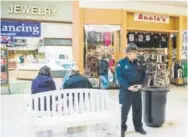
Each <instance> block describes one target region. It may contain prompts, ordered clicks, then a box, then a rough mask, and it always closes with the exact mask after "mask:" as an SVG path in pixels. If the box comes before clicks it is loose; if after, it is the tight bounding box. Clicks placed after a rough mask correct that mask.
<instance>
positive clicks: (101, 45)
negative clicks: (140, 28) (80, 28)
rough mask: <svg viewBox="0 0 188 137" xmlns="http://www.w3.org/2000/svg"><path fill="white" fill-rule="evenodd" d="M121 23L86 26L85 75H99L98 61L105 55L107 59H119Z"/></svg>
mask: <svg viewBox="0 0 188 137" xmlns="http://www.w3.org/2000/svg"><path fill="white" fill-rule="evenodd" d="M120 29H121V27H120V26H119V25H85V26H84V31H85V32H84V70H85V75H87V76H90V77H98V62H99V60H100V59H101V57H102V56H103V55H105V60H107V61H108V62H110V60H111V59H114V61H115V62H116V60H117V53H118V52H119V50H120Z"/></svg>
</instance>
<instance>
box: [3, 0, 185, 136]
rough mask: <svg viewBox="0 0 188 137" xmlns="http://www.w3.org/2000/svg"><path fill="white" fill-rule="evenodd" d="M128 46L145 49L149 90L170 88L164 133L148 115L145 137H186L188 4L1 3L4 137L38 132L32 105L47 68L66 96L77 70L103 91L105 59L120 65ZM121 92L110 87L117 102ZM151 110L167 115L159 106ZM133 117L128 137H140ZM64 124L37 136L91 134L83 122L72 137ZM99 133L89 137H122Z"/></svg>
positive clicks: (140, 55)
mask: <svg viewBox="0 0 188 137" xmlns="http://www.w3.org/2000/svg"><path fill="white" fill-rule="evenodd" d="M128 43H135V44H136V45H137V46H138V57H137V58H138V59H140V60H141V61H142V62H143V63H145V64H146V65H147V67H148V68H149V69H148V71H147V72H148V76H149V78H148V80H147V82H146V85H145V86H146V87H158V88H164V87H165V88H168V91H169V92H167V93H165V101H164V100H162V101H164V102H165V105H164V104H163V107H164V108H163V109H162V111H163V113H164V114H163V115H164V116H163V123H162V125H160V127H157V128H156V127H151V126H148V125H147V123H146V119H147V118H146V117H147V116H145V115H147V114H146V111H144V110H143V124H144V125H143V126H144V129H145V130H146V131H147V135H145V136H146V137H159V136H161V137H187V136H188V133H186V132H187V131H186V129H187V128H188V127H187V108H188V105H187V97H188V96H187V70H188V69H187V51H188V49H187V46H188V8H187V1H186V0H182V1H175V0H174V1H141V0H137V1H131V0H127V1H115V0H114V1H112V0H111V1H104V0H101V1H96V0H90V1H84V0H80V1H71V0H68V1H28V0H25V1H16V0H12V1H7V0H3V1H1V47H0V48H1V75H0V76H1V121H2V122H1V136H2V137H30V136H31V134H33V132H34V131H32V133H30V129H31V128H30V127H29V126H28V125H31V124H30V123H32V122H30V123H29V122H28V119H29V118H30V112H29V111H28V102H29V101H30V97H31V96H32V95H31V84H32V80H33V79H35V78H36V76H37V75H38V72H39V70H40V68H41V67H42V66H49V67H50V69H51V76H52V78H53V80H54V81H55V85H56V89H57V90H58V91H60V90H62V84H63V80H64V77H65V75H66V73H67V72H68V70H69V69H70V68H71V67H72V66H74V65H76V66H78V68H79V71H80V73H81V74H82V75H83V76H85V77H86V78H88V79H89V80H90V82H91V83H92V86H93V90H97V91H99V92H100V79H99V74H98V65H99V60H100V59H101V57H102V56H103V55H105V56H106V60H107V61H110V60H111V59H112V58H113V59H114V62H115V66H116V65H117V63H118V61H119V60H121V59H123V58H125V56H126V53H125V49H126V48H127V45H128ZM114 79H115V78H114ZM118 87H119V86H118V82H117V81H110V86H109V88H108V90H106V91H105V92H107V93H108V94H109V98H110V100H112V101H114V102H116V103H117V104H118V94H119V88H118ZM61 92H63V90H62V91H61ZM155 92H157V91H155ZM159 92H160V91H158V93H159ZM158 93H157V94H158ZM159 94H160V93H159ZM84 97H85V96H84ZM161 98H162V97H161ZM161 98H160V96H159V98H158V99H156V100H155V101H156V102H155V103H154V104H157V100H158V102H160V100H161ZM143 102H144V99H143ZM43 103H44V102H43ZM99 103H100V102H99ZM143 105H144V104H143ZM108 107H109V109H110V110H111V109H113V107H112V106H110V105H109V106H108ZM146 107H147V105H146ZM150 107H151V106H150ZM153 107H155V105H154V106H153ZM143 109H144V108H143ZM151 109H152V110H155V109H156V111H155V112H157V111H161V110H157V109H158V108H157V107H156V108H151ZM116 111H118V110H116ZM112 113H113V112H112ZM131 113H132V111H130V113H129V116H128V121H127V125H128V130H127V132H126V135H125V136H126V137H141V136H143V135H140V134H138V133H136V132H134V126H133V124H132V114H131ZM118 114H119V113H117V121H118V118H119V116H118ZM70 115H71V116H72V114H70ZM101 115H102V112H101ZM53 117H55V116H53ZM62 117H64V115H63V116H62ZM73 117H74V116H73ZM155 117H156V116H155ZM92 118H93V117H91V116H90V120H91V119H92ZM111 120H112V119H111ZM111 120H110V119H109V121H111ZM114 121H115V122H117V121H116V120H114ZM62 123H64V122H62ZM65 123H66V122H65ZM72 123H73V125H74V122H72ZM53 124H54V123H53ZM56 124H57V125H58V122H57V123H55V124H54V125H56ZM100 124H101V123H100ZM57 125H56V128H55V129H54V130H53V134H52V135H51V136H49V135H48V131H45V130H44V131H43V132H42V131H41V134H40V135H39V134H37V135H36V134H35V135H36V137H84V136H85V133H86V132H87V131H88V130H85V129H86V128H85V127H84V124H80V126H79V125H77V126H75V127H74V126H71V127H70V128H68V129H67V130H66V131H64V129H65V128H62V127H63V125H64V124H62V126H61V125H59V126H57ZM101 125H104V124H101ZM92 127H94V128H92V131H91V132H92V133H93V132H97V134H92V135H91V134H89V135H88V134H87V135H86V136H87V137H120V135H119V134H118V133H119V132H118V128H117V130H114V129H116V128H113V131H114V133H107V129H106V128H105V129H104V128H99V127H100V126H99V123H95V124H93V125H92ZM117 127H118V126H117ZM56 130H57V131H56ZM117 132H118V133H117Z"/></svg>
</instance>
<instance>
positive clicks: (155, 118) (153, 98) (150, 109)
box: [142, 87, 169, 127]
mask: <svg viewBox="0 0 188 137" xmlns="http://www.w3.org/2000/svg"><path fill="white" fill-rule="evenodd" d="M142 91H143V92H142V93H143V110H144V111H143V113H144V122H145V123H146V125H147V126H149V127H160V126H162V125H163V123H164V122H165V113H166V95H167V92H169V88H167V87H148V88H144V89H143V90H142Z"/></svg>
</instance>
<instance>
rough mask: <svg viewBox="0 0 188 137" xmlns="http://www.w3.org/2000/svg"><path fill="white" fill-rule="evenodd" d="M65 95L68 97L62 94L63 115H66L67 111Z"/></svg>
mask: <svg viewBox="0 0 188 137" xmlns="http://www.w3.org/2000/svg"><path fill="white" fill-rule="evenodd" d="M67 95H68V94H67V92H65V93H63V112H64V114H65V115H67V114H68V109H67V98H68V96H67Z"/></svg>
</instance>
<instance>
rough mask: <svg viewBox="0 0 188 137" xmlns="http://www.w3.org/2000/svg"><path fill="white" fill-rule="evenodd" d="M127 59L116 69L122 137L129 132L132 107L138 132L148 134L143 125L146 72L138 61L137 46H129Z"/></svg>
mask: <svg viewBox="0 0 188 137" xmlns="http://www.w3.org/2000/svg"><path fill="white" fill-rule="evenodd" d="M126 56H127V57H126V58H124V59H122V60H120V61H119V63H118V64H117V68H116V74H117V79H118V82H119V86H120V92H119V102H120V104H122V113H121V114H122V116H121V128H122V129H121V136H122V137H124V132H125V131H126V130H127V125H126V121H127V116H128V113H129V110H130V107H131V106H132V110H133V113H132V114H133V123H134V127H135V130H136V132H139V133H141V134H146V131H145V130H144V129H143V124H142V100H141V99H142V98H141V91H140V90H141V88H142V84H143V83H142V82H144V78H145V72H144V70H143V68H142V66H141V64H140V63H139V62H138V61H137V60H136V57H137V46H136V45H135V44H133V43H130V44H128V47H127V49H126Z"/></svg>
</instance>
